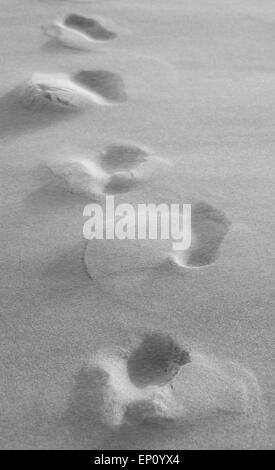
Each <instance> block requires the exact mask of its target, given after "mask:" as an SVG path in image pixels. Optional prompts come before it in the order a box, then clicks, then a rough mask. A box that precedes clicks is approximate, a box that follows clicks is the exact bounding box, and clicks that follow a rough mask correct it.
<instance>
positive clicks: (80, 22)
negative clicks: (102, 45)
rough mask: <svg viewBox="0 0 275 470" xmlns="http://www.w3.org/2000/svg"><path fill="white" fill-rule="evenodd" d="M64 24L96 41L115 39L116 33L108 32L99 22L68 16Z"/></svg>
mask: <svg viewBox="0 0 275 470" xmlns="http://www.w3.org/2000/svg"><path fill="white" fill-rule="evenodd" d="M64 24H65V25H66V26H68V27H69V28H72V29H75V30H77V31H80V32H82V33H83V34H85V35H87V36H88V37H90V38H91V39H94V40H96V41H108V40H110V39H115V38H116V37H117V35H116V33H114V32H113V31H109V30H108V29H107V28H105V27H104V26H103V25H102V24H100V22H99V21H97V20H95V19H93V18H86V17H85V16H80V15H76V14H70V15H68V16H67V17H66V18H65V21H64Z"/></svg>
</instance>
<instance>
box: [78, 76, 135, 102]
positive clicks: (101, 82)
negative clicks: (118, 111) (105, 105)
mask: <svg viewBox="0 0 275 470" xmlns="http://www.w3.org/2000/svg"><path fill="white" fill-rule="evenodd" d="M74 80H75V82H76V83H78V84H80V85H82V86H83V87H86V89H88V90H91V91H92V92H94V93H97V94H98V95H100V96H102V97H103V98H104V99H106V100H108V101H110V102H111V103H122V102H124V101H127V93H126V91H125V86H124V83H123V80H122V78H121V77H120V75H119V74H117V73H113V72H108V71H106V70H81V71H80V72H78V73H77V74H76V75H74Z"/></svg>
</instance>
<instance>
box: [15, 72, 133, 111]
mask: <svg viewBox="0 0 275 470" xmlns="http://www.w3.org/2000/svg"><path fill="white" fill-rule="evenodd" d="M15 93H17V95H18V96H19V102H20V103H21V104H22V105H23V106H24V107H25V108H28V109H31V110H36V111H38V110H39V111H40V110H51V111H76V110H79V109H82V108H85V107H87V106H89V105H90V106H91V105H92V104H100V105H105V106H106V105H111V104H117V103H121V102H123V101H126V99H127V95H126V92H125V89H124V83H123V80H122V79H121V77H120V76H119V75H118V74H113V73H111V72H107V71H87V72H84V71H83V72H79V73H78V74H76V76H75V77H70V76H68V75H66V74H40V73H34V74H33V75H32V77H31V78H30V80H28V81H27V82H26V83H24V84H23V85H21V86H20V87H18V88H17V89H16V90H15Z"/></svg>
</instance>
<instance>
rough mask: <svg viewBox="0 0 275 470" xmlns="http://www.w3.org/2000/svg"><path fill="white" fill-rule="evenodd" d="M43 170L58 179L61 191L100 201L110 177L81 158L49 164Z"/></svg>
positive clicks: (93, 164) (95, 165)
mask: <svg viewBox="0 0 275 470" xmlns="http://www.w3.org/2000/svg"><path fill="white" fill-rule="evenodd" d="M43 168H45V169H46V170H47V171H49V172H50V174H51V175H52V176H53V177H54V179H56V181H57V183H58V187H59V189H63V190H65V191H68V192H71V193H75V194H78V195H80V196H85V197H88V198H92V199H93V200H98V199H100V198H101V197H102V196H103V194H104V186H105V184H106V183H107V180H108V175H107V174H106V173H105V172H104V171H102V170H101V168H100V167H99V166H98V165H97V164H96V162H94V161H92V160H87V159H84V158H81V157H79V158H74V159H67V160H64V161H60V162H56V161H54V162H52V163H49V162H47V163H46V164H45V165H43Z"/></svg>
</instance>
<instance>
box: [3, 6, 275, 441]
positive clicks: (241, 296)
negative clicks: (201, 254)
mask: <svg viewBox="0 0 275 470" xmlns="http://www.w3.org/2000/svg"><path fill="white" fill-rule="evenodd" d="M0 11H1V15H0V61H1V88H0V92H1V97H0V139H1V140H0V149H1V165H0V194H1V201H0V209H1V246H0V258H1V296H0V299H1V317H0V318H1V328H0V336H1V341H0V357H1V361H0V420H1V444H0V446H1V448H2V449H10V448H17V449H18V448H19V449H50V448H58V449H63V448H65V449H93V448H101V449H104V448H118V449H121V448H158V449H161V448H164V449H169V448H174V449H176V448H181V449H195V448H204V449H213V448H214V449H220V448H229V449H232V448H241V449H252V448H270V447H271V446H272V443H273V433H272V426H273V429H274V401H273V402H272V392H273V389H274V360H272V347H273V345H274V300H275V292H274V249H275V237H274V232H275V218H274V171H275V168H274V153H275V141H274V124H275V113H274V106H273V101H274V99H275V49H274V41H275V5H274V2H273V0H238V1H235V0H231V1H229V0H195V1H193V0H173V1H167V0H150V2H149V1H148V0H98V1H97V0H94V1H92V0H91V1H86V2H80V1H75V2H74V1H66V0H44V1H43V0H0ZM70 13H75V14H78V15H83V16H87V17H89V16H90V17H92V16H97V17H99V18H105V19H106V20H107V21H108V22H109V23H108V25H109V29H110V30H111V31H114V32H115V33H116V34H117V37H116V39H115V40H114V41H108V43H107V44H106V42H104V43H103V44H100V45H98V46H95V47H94V48H93V49H92V50H88V51H79V50H73V49H70V48H66V47H63V46H62V45H60V44H56V42H54V41H53V40H52V39H50V38H49V37H47V36H46V35H45V34H43V31H42V29H41V27H42V26H45V25H49V24H52V23H54V22H55V21H56V20H58V19H60V18H62V17H64V16H66V15H68V14H70ZM89 69H97V70H107V71H110V72H112V73H115V74H118V75H119V76H120V77H121V78H122V79H123V82H124V84H125V90H126V92H127V96H128V100H127V101H125V102H123V103H120V104H119V105H114V106H100V105H96V104H95V105H94V106H91V107H90V108H89V109H87V110H85V111H83V112H81V113H76V114H73V113H72V114H66V113H65V114H63V113H55V114H51V113H50V114H47V113H43V112H40V113H39V114H37V113H32V112H30V111H29V110H28V109H25V108H24V107H21V106H20V105H19V104H18V103H17V101H16V99H17V98H16V96H17V95H16V92H15V91H14V90H15V89H16V87H17V86H18V85H20V84H21V83H24V82H25V81H27V80H29V79H30V77H31V76H32V74H33V73H41V74H55V73H61V74H66V75H70V76H73V75H76V74H77V73H78V72H79V71H81V70H89ZM120 140H126V141H132V142H137V143H138V144H139V145H144V146H149V147H150V148H152V149H154V151H155V152H156V154H157V155H159V156H161V157H163V158H164V159H166V160H168V161H169V162H171V166H169V168H168V167H167V171H164V172H161V171H160V172H159V173H158V174H157V177H156V178H154V179H153V181H152V182H150V184H147V185H145V186H142V188H139V187H137V188H135V189H134V190H133V191H130V192H128V193H127V194H124V193H121V194H118V195H117V196H116V198H117V201H118V202H125V201H127V202H130V203H132V204H137V203H140V202H167V203H170V202H176V203H177V202H181V201H182V202H184V203H188V202H192V201H197V200H203V201H207V202H208V203H209V204H212V205H213V206H215V207H217V208H218V209H220V210H222V211H224V212H225V213H226V214H227V216H228V218H229V219H230V220H231V222H232V225H231V227H230V230H229V233H228V235H227V237H226V238H225V240H224V242H223V245H222V249H221V253H220V256H219V258H218V260H217V261H216V263H215V264H213V265H211V266H209V267H208V268H204V269H201V270H200V269H198V270H189V271H186V272H184V273H177V272H174V271H173V270H158V271H151V270H150V269H149V270H146V269H145V270H142V271H141V272H138V273H137V272H135V269H134V268H135V266H133V271H132V272H131V270H130V272H128V273H127V274H125V273H124V274H123V273H122V274H121V275H118V276H114V277H111V278H110V277H107V278H106V279H104V277H103V278H102V277H100V279H97V278H96V276H95V279H93V280H91V279H90V277H89V276H88V274H87V271H86V269H85V265H84V263H83V256H84V250H85V246H86V243H87V242H86V241H85V240H84V239H83V235H82V228H83V223H84V218H83V215H82V214H83V208H84V205H85V204H87V203H88V202H90V201H89V199H88V198H85V197H83V196H78V195H75V194H71V193H68V192H64V191H61V190H59V188H58V186H57V185H56V184H55V183H54V182H52V181H51V180H47V179H45V177H44V174H43V172H41V170H40V164H41V163H43V164H44V163H45V162H47V161H52V160H53V159H54V160H55V161H56V162H58V161H59V159H60V158H62V157H63V156H64V155H70V156H71V155H74V154H83V155H89V154H91V153H92V152H96V151H98V150H99V149H101V148H103V147H105V146H106V145H110V144H112V143H113V142H116V141H120ZM107 251H108V253H107V254H108V256H106V253H105V257H104V249H102V252H100V254H99V253H98V252H95V256H96V257H97V258H96V263H98V262H99V259H100V257H101V258H102V261H101V262H102V266H103V268H102V271H104V263H111V262H112V256H111V255H110V252H109V250H107ZM130 256H131V253H130V254H129V257H130ZM106 271H108V266H107V264H106ZM145 327H148V328H158V329H160V330H162V331H165V332H169V333H170V334H171V336H172V337H173V336H176V337H177V339H179V340H181V339H182V340H183V341H188V343H189V344H191V345H192V348H194V349H195V350H196V351H199V353H200V354H203V355H209V357H210V356H211V355H214V356H215V357H217V358H219V360H221V361H222V360H223V359H224V360H233V361H236V363H239V364H242V365H243V366H244V367H246V368H248V369H249V370H251V371H252V372H253V374H254V375H255V377H256V378H257V380H258V384H259V387H260V389H261V391H262V407H263V409H264V412H263V414H264V415H265V419H261V420H260V423H259V422H258V421H257V420H255V421H256V422H255V421H254V420H253V419H252V420H246V419H244V418H243V417H238V416H233V415H231V414H219V413H218V414H216V415H214V416H211V417H206V418H202V419H198V420H197V421H196V422H195V423H194V422H193V423H192V424H188V423H187V424H186V426H184V427H183V428H181V429H172V430H171V429H170V430H169V432H162V430H161V429H158V430H152V429H151V430H150V429H149V430H148V431H147V434H146V433H145V432H144V431H140V429H139V428H136V429H135V428H134V429H133V430H132V433H124V432H123V430H122V431H121V432H119V433H115V432H114V431H113V430H111V431H110V430H106V429H104V428H103V429H102V430H101V431H100V432H99V431H98V429H95V427H94V426H93V422H92V420H89V419H82V420H81V416H80V415H78V412H77V411H75V408H74V409H73V410H71V409H70V407H72V406H71V397H72V393H73V389H74V386H75V377H76V376H77V374H78V373H79V370H81V368H82V366H83V364H84V363H85V362H86V361H87V360H89V357H90V356H91V355H92V354H94V353H95V352H96V351H97V350H98V349H99V348H101V347H103V346H104V347H106V345H108V343H111V344H113V345H118V344H120V343H121V342H123V341H124V339H125V338H126V337H127V336H128V335H129V334H130V333H131V332H132V331H133V330H134V329H142V328H145ZM80 405H81V406H82V408H83V403H82V404H80ZM80 405H79V406H80ZM81 406H80V407H81ZM84 407H85V404H84ZM68 416H69V417H68Z"/></svg>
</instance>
